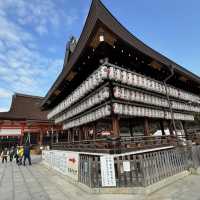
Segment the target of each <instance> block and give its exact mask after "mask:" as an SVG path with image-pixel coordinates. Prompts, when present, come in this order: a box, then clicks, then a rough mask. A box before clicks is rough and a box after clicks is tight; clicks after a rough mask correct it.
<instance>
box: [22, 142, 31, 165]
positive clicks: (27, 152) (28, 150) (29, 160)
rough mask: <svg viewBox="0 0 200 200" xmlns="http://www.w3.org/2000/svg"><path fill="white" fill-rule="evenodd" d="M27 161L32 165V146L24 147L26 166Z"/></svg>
mask: <svg viewBox="0 0 200 200" xmlns="http://www.w3.org/2000/svg"><path fill="white" fill-rule="evenodd" d="M26 159H28V162H29V165H31V155H30V146H24V163H23V164H24V166H25V165H26Z"/></svg>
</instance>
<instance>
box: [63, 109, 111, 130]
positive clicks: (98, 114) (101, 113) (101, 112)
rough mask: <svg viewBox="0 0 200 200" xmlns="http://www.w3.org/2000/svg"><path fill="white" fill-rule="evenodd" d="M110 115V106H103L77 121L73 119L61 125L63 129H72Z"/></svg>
mask: <svg viewBox="0 0 200 200" xmlns="http://www.w3.org/2000/svg"><path fill="white" fill-rule="evenodd" d="M110 114H111V106H110V105H105V106H103V107H101V108H99V109H97V110H95V111H93V112H91V113H88V114H86V115H84V116H82V117H79V118H77V119H74V120H72V121H69V122H67V123H65V124H64V125H63V129H64V130H66V129H69V128H73V127H77V126H80V125H82V124H87V123H89V122H92V121H96V120H98V119H101V118H104V117H106V116H109V115H110Z"/></svg>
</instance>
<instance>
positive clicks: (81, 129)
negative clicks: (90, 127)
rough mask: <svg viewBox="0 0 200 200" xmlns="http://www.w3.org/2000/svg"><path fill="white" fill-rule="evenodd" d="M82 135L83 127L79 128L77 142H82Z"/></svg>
mask: <svg viewBox="0 0 200 200" xmlns="http://www.w3.org/2000/svg"><path fill="white" fill-rule="evenodd" d="M82 135H83V127H80V128H79V137H78V140H79V141H81V140H82Z"/></svg>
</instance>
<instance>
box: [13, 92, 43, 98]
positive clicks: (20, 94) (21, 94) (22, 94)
mask: <svg viewBox="0 0 200 200" xmlns="http://www.w3.org/2000/svg"><path fill="white" fill-rule="evenodd" d="M14 96H21V97H27V98H38V99H43V98H44V97H42V96H36V95H30V94H24V93H18V92H16V93H15V94H14Z"/></svg>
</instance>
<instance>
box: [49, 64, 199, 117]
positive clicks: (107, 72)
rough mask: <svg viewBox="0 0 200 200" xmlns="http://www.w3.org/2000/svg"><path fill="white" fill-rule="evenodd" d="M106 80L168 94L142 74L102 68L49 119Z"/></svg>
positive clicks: (178, 93)
mask: <svg viewBox="0 0 200 200" xmlns="http://www.w3.org/2000/svg"><path fill="white" fill-rule="evenodd" d="M105 79H110V80H114V81H118V82H120V83H123V84H126V85H129V86H132V87H135V86H136V87H140V88H143V89H147V90H150V91H154V92H157V93H161V94H164V95H165V94H166V91H165V87H164V84H163V83H162V82H158V81H156V80H153V79H150V78H147V77H145V76H143V75H141V74H137V73H135V72H132V71H128V70H125V69H123V68H120V67H117V66H101V67H99V68H98V69H97V70H96V71H95V72H93V73H92V74H91V75H90V76H89V77H88V78H87V79H86V80H85V81H84V82H83V83H82V84H81V85H80V86H79V87H78V88H77V89H75V90H74V91H73V92H72V93H71V94H70V95H69V96H68V97H67V98H66V99H65V100H63V101H62V102H61V103H59V104H58V105H57V106H56V107H55V108H54V109H53V110H52V111H51V112H50V113H49V114H48V119H51V118H52V117H54V116H55V115H57V114H58V113H60V112H62V111H63V110H65V109H67V108H68V107H69V106H71V105H72V104H74V103H75V102H77V101H78V100H79V99H81V98H82V97H84V96H85V95H86V94H88V93H89V92H90V91H92V90H94V89H95V88H96V87H97V86H98V85H100V84H101V83H102V82H103V81H104V80H105ZM167 91H168V94H169V95H170V96H173V97H176V98H180V99H183V100H187V101H191V102H196V103H200V97H199V96H197V95H194V94H191V93H188V92H185V91H183V90H180V89H176V88H174V87H171V86H167Z"/></svg>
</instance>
